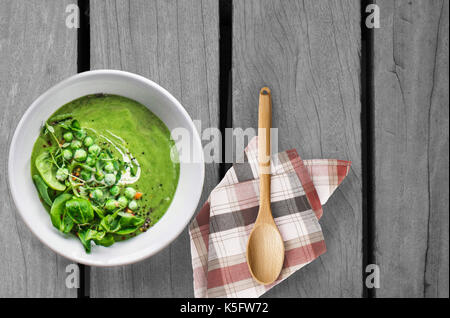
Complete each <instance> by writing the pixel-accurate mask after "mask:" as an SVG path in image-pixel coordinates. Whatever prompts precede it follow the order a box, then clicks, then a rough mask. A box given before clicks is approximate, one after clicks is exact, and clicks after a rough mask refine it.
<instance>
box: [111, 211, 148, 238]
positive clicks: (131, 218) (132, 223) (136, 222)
mask: <svg viewBox="0 0 450 318" xmlns="http://www.w3.org/2000/svg"><path fill="white" fill-rule="evenodd" d="M118 214H119V215H120V220H119V225H120V230H119V231H117V232H116V234H119V235H127V234H131V233H134V232H136V230H137V229H138V228H139V227H140V226H141V225H142V224H144V223H145V220H144V219H143V218H140V217H138V216H135V215H132V214H131V213H124V212H119V213H118Z"/></svg>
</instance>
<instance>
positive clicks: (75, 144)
mask: <svg viewBox="0 0 450 318" xmlns="http://www.w3.org/2000/svg"><path fill="white" fill-rule="evenodd" d="M82 145H83V144H82V143H81V141H79V140H76V139H75V140H72V142H71V143H70V148H72V149H73V150H76V149H80V148H81V146H82Z"/></svg>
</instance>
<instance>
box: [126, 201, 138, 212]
mask: <svg viewBox="0 0 450 318" xmlns="http://www.w3.org/2000/svg"><path fill="white" fill-rule="evenodd" d="M137 207H138V204H137V202H136V201H135V200H131V201H130V203H128V208H129V209H130V210H136V209H137Z"/></svg>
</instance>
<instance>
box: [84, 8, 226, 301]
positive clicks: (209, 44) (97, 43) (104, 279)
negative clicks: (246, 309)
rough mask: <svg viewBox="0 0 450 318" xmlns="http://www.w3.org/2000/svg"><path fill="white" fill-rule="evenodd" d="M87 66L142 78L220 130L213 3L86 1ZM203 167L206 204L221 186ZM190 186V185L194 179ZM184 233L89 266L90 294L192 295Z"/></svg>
mask: <svg viewBox="0 0 450 318" xmlns="http://www.w3.org/2000/svg"><path fill="white" fill-rule="evenodd" d="M90 12H91V67H92V68H93V69H99V68H114V69H121V70H126V71H131V72H135V73H138V74H141V75H143V76H145V77H147V78H149V79H151V80H153V81H155V82H157V83H159V84H160V85H161V86H163V87H165V88H166V89H168V90H169V91H170V92H171V93H172V94H173V95H174V96H175V97H176V98H177V99H178V100H179V101H180V102H181V103H182V104H183V106H184V107H185V108H186V110H187V111H188V113H189V114H190V116H191V117H192V118H193V119H199V120H201V122H202V126H203V128H206V127H218V125H219V111H218V88H219V87H218V79H219V70H218V67H219V53H218V48H219V43H218V40H219V39H218V34H219V30H218V2H217V1H209V0H192V1H173V0H171V1H166V0H163V1H157V0H151V1H148V0H147V1H144V0H137V1H136V0H135V1H120V0H117V1H91V8H90ZM218 181H219V175H218V166H217V165H213V164H208V165H206V176H205V185H204V192H203V196H202V198H201V202H200V204H203V202H204V200H205V199H206V198H207V195H208V194H209V192H210V191H211V190H212V188H213V187H214V186H215V185H216V184H217V183H218ZM193 182H195V180H193ZM189 246H190V245H189V236H188V232H187V229H186V230H185V231H184V232H183V234H182V235H181V236H180V237H179V238H178V239H177V240H176V241H175V242H174V243H172V244H171V245H170V247H167V248H166V249H164V250H163V251H162V252H160V253H158V254H157V255H155V256H153V257H151V258H150V259H148V260H146V261H143V262H140V263H138V264H135V265H129V266H123V267H118V268H109V269H99V268H91V297H192V296H193V285H192V266H191V258H190V247H189Z"/></svg>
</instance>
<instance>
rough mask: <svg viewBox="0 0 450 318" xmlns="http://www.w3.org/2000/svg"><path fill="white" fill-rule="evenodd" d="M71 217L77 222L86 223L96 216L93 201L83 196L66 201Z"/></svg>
mask: <svg viewBox="0 0 450 318" xmlns="http://www.w3.org/2000/svg"><path fill="white" fill-rule="evenodd" d="M66 210H67V214H68V215H69V217H70V218H71V219H72V221H73V222H75V223H77V224H86V223H88V222H89V221H91V220H92V219H93V218H94V210H93V209H92V205H91V203H90V202H89V201H88V200H86V199H83V198H72V199H71V200H69V201H67V202H66Z"/></svg>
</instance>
